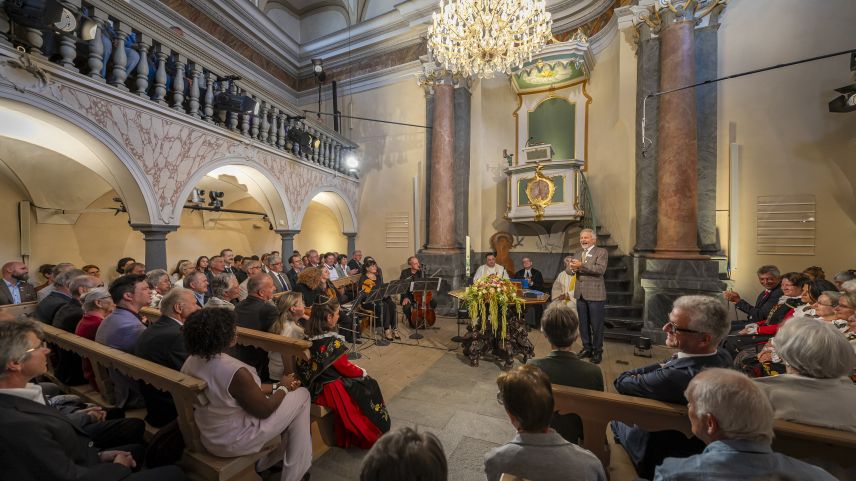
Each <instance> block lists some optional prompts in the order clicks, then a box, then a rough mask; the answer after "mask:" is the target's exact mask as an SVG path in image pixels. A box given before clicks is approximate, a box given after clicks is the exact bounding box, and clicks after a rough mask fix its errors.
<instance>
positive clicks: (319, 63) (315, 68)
mask: <svg viewBox="0 0 856 481" xmlns="http://www.w3.org/2000/svg"><path fill="white" fill-rule="evenodd" d="M312 72H313V73H314V74H315V78H317V79H318V81H319V82H323V81H324V80H326V79H327V74H326V73H325V72H324V61H323V60H321V59H320V58H313V59H312Z"/></svg>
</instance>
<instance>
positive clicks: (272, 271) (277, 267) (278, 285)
mask: <svg viewBox="0 0 856 481" xmlns="http://www.w3.org/2000/svg"><path fill="white" fill-rule="evenodd" d="M265 264H267V267H268V275H269V276H270V278H271V280H272V281H273V287H274V289H275V291H274V292H288V291H292V290H294V286H292V285H291V284H290V283H289V282H288V275H286V274H283V272H282V267H283V266H282V257H280V256H276V255H273V254H271V255H269V256H268V257H267V259H265Z"/></svg>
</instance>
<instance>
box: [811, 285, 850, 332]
mask: <svg viewBox="0 0 856 481" xmlns="http://www.w3.org/2000/svg"><path fill="white" fill-rule="evenodd" d="M839 300H841V293H840V292H838V291H823V292H821V293H820V296H818V297H817V300H816V301H814V304H812V308H813V309H814V315H815V316H817V319H819V320H821V321H826V322H831V323H832V324H833V325H834V326H836V327H842V326H845V325H847V319H841V318H839V317H838V316H837V315H836V313H835V308H836V307H838V301H839Z"/></svg>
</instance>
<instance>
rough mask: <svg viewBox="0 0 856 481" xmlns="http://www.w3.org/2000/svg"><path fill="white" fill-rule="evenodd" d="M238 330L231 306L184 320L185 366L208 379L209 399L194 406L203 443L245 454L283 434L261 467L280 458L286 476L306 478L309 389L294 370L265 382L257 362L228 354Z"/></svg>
mask: <svg viewBox="0 0 856 481" xmlns="http://www.w3.org/2000/svg"><path fill="white" fill-rule="evenodd" d="M265 277H266V276H265ZM236 336H237V334H236V331H235V313H234V312H233V311H228V310H226V309H202V310H201V311H198V312H195V313H193V314H192V315H191V316H190V317H188V318H187V320H186V321H185V323H184V345H185V347H186V348H187V353H188V354H189V355H190V357H188V358H187V361H185V363H184V366H182V368H181V372H183V373H185V374H190V375H191V376H194V377H197V378H199V379H202V380H203V381H205V382H206V383H207V385H208V386H207V387H206V388H205V395H206V397H207V398H208V404H206V405H204V406H197V407H196V409H195V410H194V412H193V418H194V420H195V421H196V425H197V427H198V428H199V435H200V437H201V439H202V445H203V446H205V449H207V450H208V451H209V452H210V453H211V454H213V455H215V456H222V457H233V456H243V455H245V454H252V453H257V452H259V451H260V450H261V449H262V447H263V446H264V445H265V444H267V443H268V441H270V440H271V439H273V438H274V437H277V436H280V437H281V438H282V441H281V442H280V444H279V448H278V449H276V450H274V451H272V452H270V453H268V454H267V455H265V457H263V458H262V459H260V460H259V461H258V462H257V463H256V469H257V470H259V471H261V470H265V469H268V468H270V467H272V466H274V465H275V464H277V463H279V462H281V463H282V478H281V479H282V481H298V480H301V479H303V477H304V474H306V472H307V471H308V470H309V467H310V465H311V464H312V440H311V439H310V436H309V392H308V391H307V390H306V389H304V388H301V387H300V382H299V381H297V380H295V379H294V375H293V374H288V375H286V376H283V378H282V380H281V381H280V382H278V383H274V384H262V382H261V381H260V379H259V376H258V375H257V374H256V370H255V368H254V367H253V366H249V365H247V364H244V363H242V362H241V361H239V360H237V359H235V358H233V357H231V356H229V355H228V354H226V352H227V351H228V349H229V348H230V347H234V346H235V339H236Z"/></svg>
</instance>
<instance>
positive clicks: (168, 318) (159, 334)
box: [134, 287, 199, 428]
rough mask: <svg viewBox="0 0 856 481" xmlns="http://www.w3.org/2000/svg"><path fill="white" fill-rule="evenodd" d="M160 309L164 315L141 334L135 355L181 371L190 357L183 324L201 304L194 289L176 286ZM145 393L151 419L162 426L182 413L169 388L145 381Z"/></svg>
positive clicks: (147, 418)
mask: <svg viewBox="0 0 856 481" xmlns="http://www.w3.org/2000/svg"><path fill="white" fill-rule="evenodd" d="M160 309H161V317H160V318H159V319H158V320H157V321H155V322H154V323H153V324H152V325H150V326H149V327H148V328H147V329H146V330H145V331H143V333H142V334H140V337H139V338H137V344H136V346H134V355H136V356H138V357H141V358H143V359H148V360H149V361H152V362H155V363H158V364H160V365H161V366H166V367H168V368H170V369H174V370H176V371H179V370H181V366H182V365H183V364H184V361H185V360H187V350H186V349H185V348H184V337H182V335H181V327H182V326H183V325H184V321H185V319H187V317H188V316H190V315H191V314H193V313H194V312H196V311H198V310H199V305H198V304H197V303H196V298H195V297H194V296H193V291H191V290H190V289H182V288H180V287H176V288H174V289H172V290H171V291H169V292H168V293H167V294H166V295H165V296H163V299H161V303H160ZM142 393H143V399H145V400H146V422H147V423H149V424H151V425H152V426H154V427H156V428H160V427H163V426H166V425H167V424H169V422H170V421H172V420H173V419H175V418H176V417H178V414H177V413H176V411H175V403H174V402H173V400H172V396H171V395H170V394H169V393H168V392H164V391H161V390H159V389H155V388H153V387H152V386H150V385H148V384H142Z"/></svg>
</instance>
